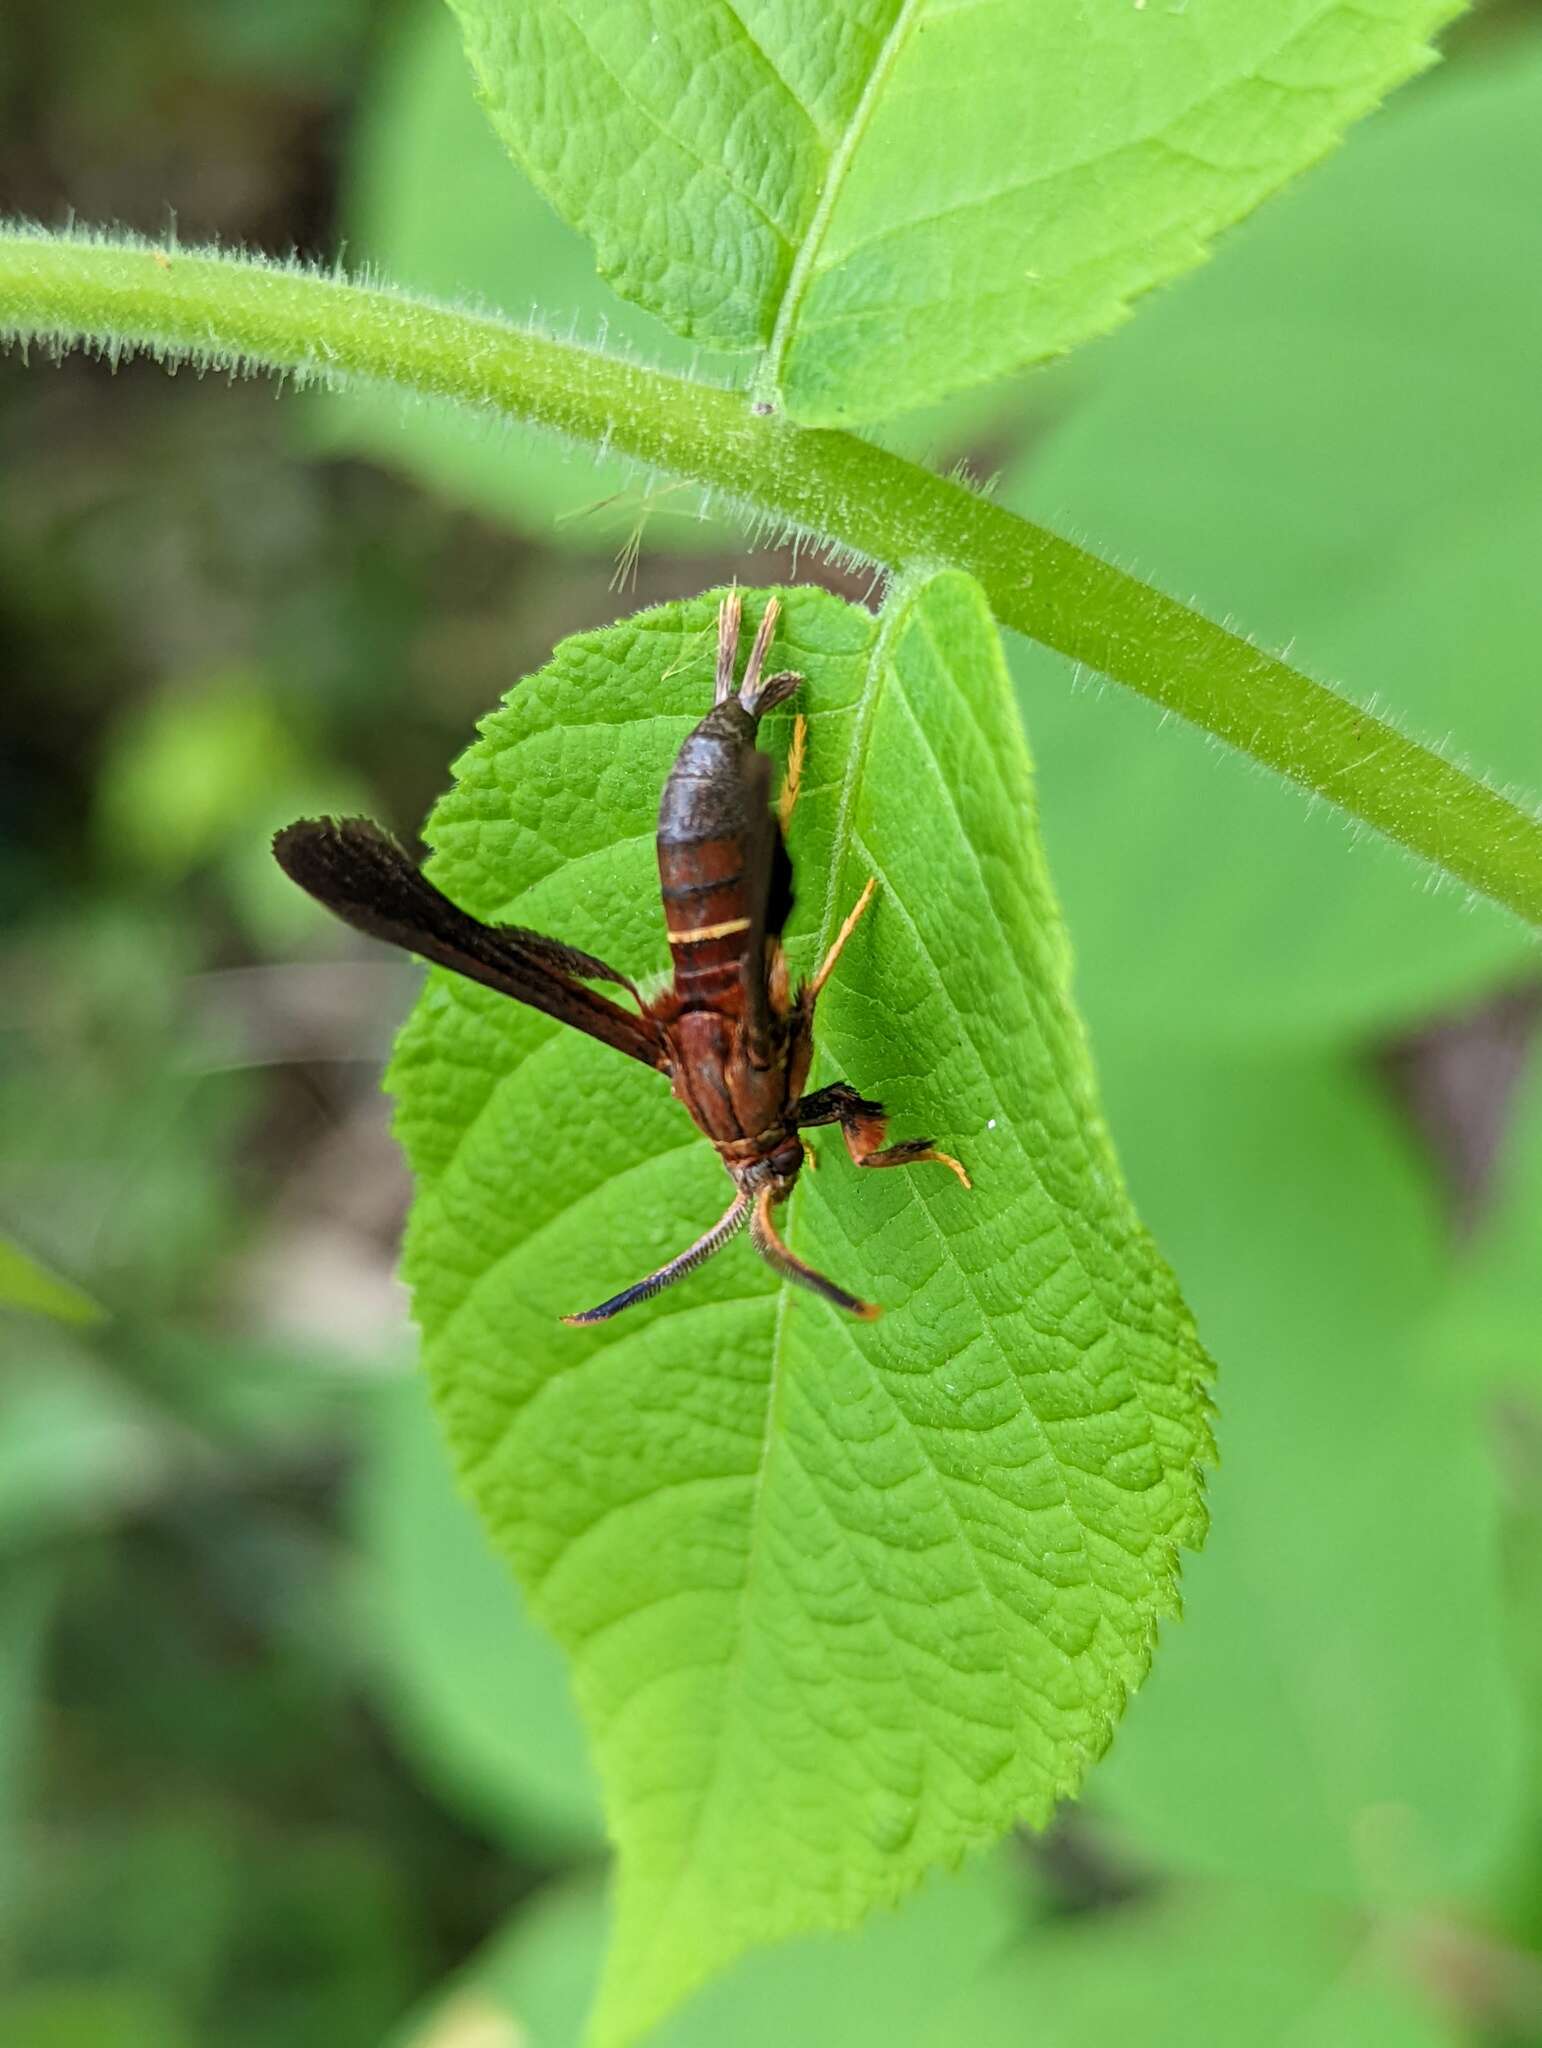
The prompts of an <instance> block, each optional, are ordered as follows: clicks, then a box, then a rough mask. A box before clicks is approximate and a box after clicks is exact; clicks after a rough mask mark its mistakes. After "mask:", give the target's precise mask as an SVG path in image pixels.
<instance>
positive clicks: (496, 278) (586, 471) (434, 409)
mask: <svg viewBox="0 0 1542 2048" xmlns="http://www.w3.org/2000/svg"><path fill="white" fill-rule="evenodd" d="M394 21H395V25H394V27H393V29H392V32H391V33H390V34H388V35H385V36H382V37H381V38H380V48H379V55H378V57H377V59H376V71H375V75H374V78H373V80H372V82H371V84H370V86H369V88H368V90H367V92H366V94H365V96H364V98H363V99H362V101H361V102H360V107H359V111H358V113H357V114H356V116H355V131H354V135H353V138H352V141H351V144H350V151H349V192H348V195H347V196H346V198H345V202H344V205H345V222H344V225H345V228H346V233H347V253H348V260H349V262H350V263H358V262H361V261H362V262H364V263H367V264H370V265H373V266H375V267H377V268H378V269H379V270H380V271H381V273H382V274H383V275H384V276H386V277H387V278H389V279H390V280H391V281H392V282H393V283H396V284H400V285H404V286H406V287H408V288H409V289H413V290H417V291H423V292H429V293H432V294H435V295H437V296H439V297H442V298H450V299H456V300H462V301H464V300H467V299H470V300H473V301H476V302H480V303H482V304H485V305H489V306H494V307H496V308H498V309H499V310H500V311H502V312H504V313H507V314H508V315H509V316H510V317H511V318H513V319H516V320H525V319H528V318H529V317H530V316H531V315H532V314H534V315H535V316H536V317H537V318H545V319H549V320H551V321H552V322H553V323H555V324H556V326H557V327H558V328H559V330H560V331H563V332H566V331H568V330H569V329H572V331H574V332H575V333H576V334H577V336H578V338H579V339H580V340H581V341H594V340H597V339H599V338H600V337H601V336H604V337H605V338H606V339H607V340H608V342H609V344H610V345H611V346H612V347H618V348H628V347H631V348H635V349H636V350H637V352H638V353H639V354H640V355H642V356H643V357H645V358H646V360H647V361H649V362H651V363H657V364H660V365H662V366H664V367H667V368H674V369H681V370H683V369H686V368H687V367H689V366H690V365H691V364H692V363H699V364H700V365H701V367H702V369H703V371H704V373H705V374H708V375H712V374H714V366H713V365H711V364H710V363H708V362H707V361H705V359H703V357H702V354H701V351H700V350H699V349H695V348H693V347H691V345H690V344H689V343H686V342H682V341H679V340H678V339H677V338H676V337H675V336H674V335H673V334H671V333H670V332H669V330H668V329H667V328H665V327H663V326H661V325H660V324H659V323H658V322H657V321H656V320H653V319H652V318H650V317H649V315H647V314H646V313H643V312H640V311H639V310H638V309H637V308H636V307H633V306H628V305H627V304H626V303H625V301H623V300H621V299H619V298H617V296H616V294H615V293H614V292H613V291H611V289H610V287H609V286H608V285H606V284H603V283H602V282H601V281H600V279H599V278H598V277H597V275H596V274H595V268H594V253H593V251H592V250H591V249H590V247H589V245H588V243H587V242H586V241H585V240H584V239H583V237H582V236H581V235H579V234H577V233H576V232H575V231H574V230H573V229H572V228H570V227H568V226H566V225H565V224H564V223H563V222H562V221H561V220H559V219H558V217H557V215H556V214H555V213H554V212H553V211H552V209H551V207H550V206H548V205H547V203H546V201H545V200H544V199H543V198H542V197H541V195H540V194H539V193H538V192H537V191H536V189H535V187H534V186H533V185H531V184H530V182H529V180H528V179H526V178H525V177H524V176H523V174H522V173H521V172H520V171H519V170H517V169H516V168H515V166H514V165H513V164H512V163H510V161H509V159H508V156H507V155H506V154H505V152H504V150H503V148H502V146H501V145H500V143H499V141H498V139H497V137H496V136H495V135H494V134H493V132H492V130H491V128H490V127H489V126H488V123H487V118H486V116H485V115H484V114H483V112H482V110H481V108H480V107H479V106H478V105H477V103H476V98H475V92H474V86H473V81H472V77H471V71H470V67H469V66H468V65H467V62H466V57H465V52H464V51H463V49H462V48H461V41H460V36H459V33H458V32H457V30H456V26H455V22H454V20H453V18H452V17H451V15H450V12H449V10H448V8H447V7H445V5H444V4H443V0H399V5H398V8H397V12H396V15H395V17H394ZM716 374H719V375H720V374H721V366H718V367H717V371H716ZM306 416H307V420H308V423H309V425H310V427H311V429H312V431H313V432H314V433H315V434H316V435H317V436H318V437H319V438H321V439H322V441H323V442H324V444H325V445H327V446H329V447H336V448H340V449H348V450H351V451H356V452H358V453H361V454H368V455H372V456H374V457H375V458H376V459H377V460H379V461H381V462H385V463H388V464H390V465H391V466H392V467H394V468H398V469H404V470H406V471H408V472H409V473H410V474H412V475H414V476H416V477H418V478H420V479H421V480H422V481H424V482H425V483H427V484H429V485H431V486H433V487H434V488H436V489H438V490H440V491H443V492H444V493H445V494H446V495H447V496H449V497H450V498H452V499H453V500H456V501H457V502H459V503H463V504H467V505H470V506H472V507H474V508H475V509H477V510H479V511H483V512H486V513H489V514H491V515H492V516H493V517H495V518H500V519H503V520H506V521H507V522H509V523H510V524H512V525H514V526H516V527H519V528H522V529H524V530H525V531H528V532H531V533H533V534H535V535H536V536H538V537H539V538H540V539H542V540H544V541H547V542H549V543H554V544H568V545H572V546H574V547H579V548H583V549H587V550H598V551H600V552H602V553H609V554H615V553H616V552H618V550H619V549H620V548H621V547H622V546H623V544H624V543H625V541H626V538H627V534H628V532H629V530H630V529H631V528H632V527H633V526H634V525H635V524H636V522H637V521H638V520H639V519H642V520H644V522H645V525H644V534H645V542H646V545H647V546H648V547H650V548H661V547H662V548H671V547H687V548H701V547H704V546H707V545H710V544H711V543H712V542H713V541H714V540H715V539H717V538H719V537H720V536H719V535H718V534H717V532H716V531H715V529H713V528H712V527H710V526H704V525H703V524H702V522H701V520H700V518H699V517H698V516H697V501H696V497H695V494H694V493H693V492H692V491H691V490H689V489H684V488H682V489H679V490H669V489H667V488H663V487H660V486H658V485H655V486H653V487H652V488H651V489H650V487H649V485H648V483H647V480H646V479H645V478H643V477H642V476H641V475H640V473H639V472H638V471H637V469H636V467H635V465H632V464H625V463H621V462H619V461H597V460H596V459H595V458H594V457H593V455H591V454H590V453H589V452H588V451H587V450H583V449H578V450H568V449H564V448H562V447H560V446H559V445H557V444H556V443H554V442H552V441H550V440H547V439H541V438H538V437H536V436H535V435H533V434H526V433H515V432H511V430H510V429H509V427H508V426H507V425H506V424H505V423H503V422H501V421H498V420H495V419H492V418H491V417H489V418H487V419H485V420H479V419H474V418H471V417H468V415H467V414H466V413H465V412H464V411H460V410H457V409H455V408H453V407H450V406H427V405H409V404H408V403H406V402H405V401H404V400H403V399H402V398H400V397H399V396H396V395H394V394H392V393H388V392H382V393H378V394H375V393H350V394H347V395H331V394H317V395H316V396H314V397H312V398H311V399H309V400H308V401H307V404H306ZM605 501H612V502H605ZM591 508H592V509H591Z"/></svg>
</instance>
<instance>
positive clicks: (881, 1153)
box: [792, 1081, 974, 1188]
mask: <svg viewBox="0 0 1542 2048" xmlns="http://www.w3.org/2000/svg"><path fill="white" fill-rule="evenodd" d="M792 1120H793V1122H794V1123H795V1124H796V1125H797V1127H798V1129H799V1130H800V1131H803V1130H808V1129H809V1128H810V1127H811V1126H812V1125H814V1124H839V1125H840V1127H841V1136H842V1137H843V1138H844V1139H845V1140H846V1150H847V1151H848V1152H849V1153H850V1154H851V1163H852V1165H853V1166H921V1165H924V1164H926V1163H927V1162H928V1161H935V1162H936V1164H937V1165H938V1166H945V1167H947V1169H948V1171H949V1172H950V1173H956V1174H957V1175H958V1177H959V1179H960V1180H961V1181H962V1182H963V1184H964V1186H965V1187H966V1188H967V1187H973V1185H974V1183H973V1181H971V1180H970V1178H969V1175H968V1174H967V1173H966V1172H965V1170H964V1166H963V1163H962V1161H961V1160H957V1159H955V1158H954V1157H953V1155H952V1153H951V1152H939V1151H938V1150H937V1147H936V1146H935V1145H934V1144H933V1143H932V1141H931V1139H930V1138H902V1139H901V1140H900V1142H899V1143H898V1144H897V1145H885V1143H884V1142H883V1141H884V1138H885V1136H886V1134H887V1129H888V1118H887V1117H886V1116H885V1114H884V1107H883V1104H882V1103H881V1102H869V1101H868V1100H867V1098H866V1097H865V1096H862V1095H859V1094H858V1093H857V1091H856V1089H855V1088H853V1087H852V1086H851V1085H850V1083H849V1082H846V1081H832V1082H831V1084H830V1086H829V1087H828V1088H819V1089H816V1090H815V1092H814V1093H813V1094H812V1095H805V1096H804V1097H803V1099H802V1101H801V1102H795V1103H794V1104H793V1106H792Z"/></svg>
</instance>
